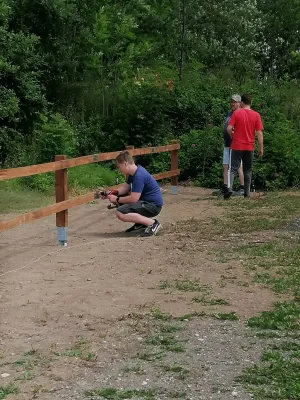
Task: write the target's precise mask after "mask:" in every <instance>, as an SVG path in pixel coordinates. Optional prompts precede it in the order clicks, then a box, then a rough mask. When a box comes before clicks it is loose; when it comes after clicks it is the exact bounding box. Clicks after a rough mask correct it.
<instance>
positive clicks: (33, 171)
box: [0, 143, 180, 180]
mask: <svg viewBox="0 0 300 400" xmlns="http://www.w3.org/2000/svg"><path fill="white" fill-rule="evenodd" d="M179 148H180V144H179V143H178V144H170V145H167V146H159V147H146V148H142V149H134V150H130V152H131V154H132V155H133V156H137V155H143V154H152V153H162V152H167V151H172V150H178V149H179ZM119 153H120V151H115V152H111V153H100V154H94V155H89V156H83V157H77V158H71V159H68V160H61V161H54V162H50V163H46V164H37V165H30V166H27V167H19V168H10V169H2V170H0V180H7V179H12V178H21V177H24V176H30V175H37V174H42V173H45V172H53V171H58V170H61V169H65V168H72V167H76V166H79V165H86V164H92V163H95V162H101V161H109V160H114V159H115V158H116V157H117V155H118V154H119Z"/></svg>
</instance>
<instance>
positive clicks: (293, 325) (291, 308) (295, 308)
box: [248, 301, 300, 331]
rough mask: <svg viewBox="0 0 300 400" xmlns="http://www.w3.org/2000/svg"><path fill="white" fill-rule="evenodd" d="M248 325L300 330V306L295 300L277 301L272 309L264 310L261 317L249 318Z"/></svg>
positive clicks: (261, 327) (281, 329)
mask: <svg viewBox="0 0 300 400" xmlns="http://www.w3.org/2000/svg"><path fill="white" fill-rule="evenodd" d="M248 326H250V327H252V328H259V329H271V330H279V331H283V330H294V331H295V330H300V307H299V305H298V304H296V303H293V302H287V301H285V302H281V303H279V302H277V303H275V305H274V309H273V310H272V311H263V312H262V313H261V315H260V316H259V317H252V318H250V319H249V320H248Z"/></svg>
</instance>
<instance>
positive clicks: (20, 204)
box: [0, 164, 117, 214]
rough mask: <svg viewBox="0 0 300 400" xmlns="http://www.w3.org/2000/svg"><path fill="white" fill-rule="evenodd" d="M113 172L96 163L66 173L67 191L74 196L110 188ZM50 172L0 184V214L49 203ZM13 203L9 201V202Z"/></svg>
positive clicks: (51, 199)
mask: <svg viewBox="0 0 300 400" xmlns="http://www.w3.org/2000/svg"><path fill="white" fill-rule="evenodd" d="M116 177H117V175H116V173H115V172H113V171H110V170H109V169H107V168H104V167H103V166H101V165H98V164H89V165H82V166H79V167H74V168H70V169H69V170H68V191H69V193H71V194H74V195H78V194H80V193H84V192H87V191H89V190H92V189H94V188H98V187H105V186H111V185H114V184H115V182H116ZM54 193H55V179H54V172H49V173H45V174H39V175H32V176H28V177H24V178H16V179H11V180H7V181H3V182H0V213H2V214H3V213H15V212H21V211H23V212H25V211H29V210H33V209H36V208H41V207H44V206H46V205H49V204H52V203H54V202H55V200H54ZM12 200H13V201H12Z"/></svg>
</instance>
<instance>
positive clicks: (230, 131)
mask: <svg viewBox="0 0 300 400" xmlns="http://www.w3.org/2000/svg"><path fill="white" fill-rule="evenodd" d="M227 133H229V135H230V136H231V137H232V134H233V126H232V125H228V126H227Z"/></svg>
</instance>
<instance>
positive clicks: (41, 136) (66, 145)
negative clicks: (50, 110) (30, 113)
mask: <svg viewBox="0 0 300 400" xmlns="http://www.w3.org/2000/svg"><path fill="white" fill-rule="evenodd" d="M34 135H35V142H34V143H33V144H34V153H35V158H36V162H37V163H45V162H49V161H54V158H55V155H58V154H66V155H67V156H69V157H74V155H75V154H76V151H75V150H76V135H75V131H74V130H73V129H72V128H71V126H70V125H69V123H68V122H67V121H66V120H65V119H64V118H63V117H62V116H61V115H59V114H53V115H50V116H49V117H48V116H46V115H41V125H40V126H39V127H37V128H36V130H35V132H34Z"/></svg>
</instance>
